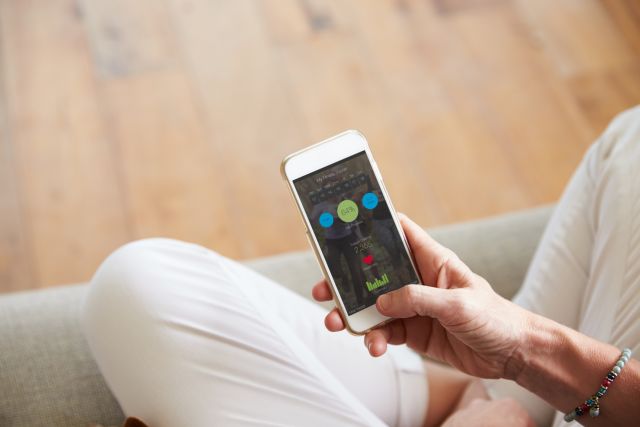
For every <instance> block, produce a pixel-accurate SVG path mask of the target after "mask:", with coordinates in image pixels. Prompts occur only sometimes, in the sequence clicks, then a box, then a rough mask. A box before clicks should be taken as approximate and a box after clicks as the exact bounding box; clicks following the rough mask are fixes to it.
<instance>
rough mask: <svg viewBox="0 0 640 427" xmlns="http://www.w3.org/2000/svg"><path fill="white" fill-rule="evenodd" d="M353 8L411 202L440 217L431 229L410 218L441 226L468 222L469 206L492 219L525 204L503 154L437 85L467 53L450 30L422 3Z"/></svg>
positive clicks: (460, 69) (475, 120)
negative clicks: (411, 185)
mask: <svg viewBox="0 0 640 427" xmlns="http://www.w3.org/2000/svg"><path fill="white" fill-rule="evenodd" d="M358 6H359V3H358V2H350V11H351V16H352V18H353V22H354V25H356V26H357V32H358V34H360V37H361V38H362V39H363V46H364V48H365V50H366V51H367V52H369V61H370V63H371V66H372V69H374V70H375V72H376V74H378V75H380V76H381V80H382V82H383V84H382V86H383V87H384V88H385V98H386V104H387V106H388V107H390V108H391V109H392V111H393V113H392V116H393V118H394V129H397V130H398V131H397V136H398V137H399V138H401V139H402V140H403V141H405V146H406V147H408V150H407V152H406V157H407V158H409V159H411V162H413V164H414V168H415V170H416V171H418V173H419V175H418V179H417V181H416V182H417V183H418V186H417V188H416V189H415V191H416V195H417V194H419V195H420V197H421V199H422V200H418V201H414V202H413V203H414V204H415V203H423V204H424V209H428V210H431V211H433V210H434V207H437V209H438V210H439V211H440V212H441V214H440V217H439V218H433V220H432V221H431V222H429V221H428V218H426V217H420V218H417V219H418V220H420V221H421V222H422V223H425V224H434V223H442V222H446V221H456V220H462V219H467V218H469V216H470V215H473V214H471V210H470V206H473V212H482V214H481V215H491V214H495V213H498V212H502V211H506V210H512V209H517V208H519V207H523V206H527V205H528V204H530V203H531V201H527V199H526V196H525V194H526V191H523V188H522V187H523V185H522V182H519V181H518V174H517V173H516V171H514V170H512V169H511V162H510V159H509V158H508V156H507V155H506V153H504V152H503V150H501V148H500V147H499V145H497V144H496V143H495V140H494V138H493V136H492V135H491V133H490V132H489V130H488V129H487V128H486V126H485V125H484V124H483V122H482V121H481V120H479V118H478V117H474V116H473V115H471V114H467V113H465V112H464V111H462V110H461V109H460V108H458V106H456V104H455V102H454V101H455V99H454V98H452V96H451V94H450V93H448V91H447V86H446V85H445V84H443V80H444V79H443V78H446V79H448V78H450V77H449V76H450V75H451V73H452V72H455V73H460V72H465V73H468V70H467V69H466V67H465V66H464V64H463V63H462V62H461V61H460V60H457V63H456V64H454V63H452V59H453V58H463V57H464V54H466V52H465V51H463V48H464V45H463V41H462V40H461V39H460V37H458V35H457V34H454V32H455V30H454V28H452V27H451V26H450V25H449V24H448V23H447V22H442V19H441V18H440V17H439V16H438V14H433V13H431V11H430V10H429V9H427V8H425V7H424V5H423V4H422V3H416V2H414V3H411V4H409V5H405V7H404V8H398V7H397V6H396V5H393V4H391V3H389V2H377V3H374V4H371V5H370V7H367V8H361V7H358ZM412 17H419V18H418V20H419V22H420V25H421V26H424V27H429V28H437V29H436V30H435V31H432V32H424V33H423V34H422V35H421V36H416V28H415V27H414V26H413V18H412ZM442 34H448V36H447V37H446V38H443V37H441V35H442ZM421 37H427V38H428V40H422V41H421ZM427 44H438V45H439V48H438V50H437V52H435V53H437V55H433V54H432V53H434V52H433V50H429V51H427V52H425V50H424V48H425V45H427ZM469 95H470V96H474V95H475V94H473V93H469ZM487 164H491V165H492V166H491V168H487ZM496 190H498V191H496ZM452 195H455V197H452Z"/></svg>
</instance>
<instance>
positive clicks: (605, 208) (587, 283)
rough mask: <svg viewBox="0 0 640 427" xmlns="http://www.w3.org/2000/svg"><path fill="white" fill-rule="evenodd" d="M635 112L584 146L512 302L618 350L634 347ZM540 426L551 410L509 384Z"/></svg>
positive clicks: (500, 390) (638, 228)
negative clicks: (623, 347)
mask: <svg viewBox="0 0 640 427" xmlns="http://www.w3.org/2000/svg"><path fill="white" fill-rule="evenodd" d="M639 166H640V108H635V109H633V110H630V111H627V112H625V113H623V114H621V115H620V116H618V117H617V118H616V119H615V120H614V121H613V123H612V124H611V125H610V126H609V128H608V129H607V130H606V131H605V133H604V134H603V135H602V136H601V137H600V139H599V140H598V141H597V142H596V143H595V144H594V145H593V146H592V147H591V148H590V149H589V151H588V152H587V154H586V156H585V158H584V160H583V162H582V163H581V165H580V166H579V168H578V170H577V171H576V173H575V174H574V176H573V178H572V179H571V182H570V183H569V185H568V187H567V189H566V190H565V193H564V195H563V196H562V199H561V200H560V202H559V204H558V207H557V209H556V211H555V213H554V215H553V217H552V219H551V221H550V223H549V225H548V226H547V229H546V231H545V233H544V236H543V238H542V241H541V243H540V246H539V248H538V250H537V253H536V255H535V257H534V260H533V262H532V264H531V267H530V269H529V273H528V275H527V278H526V280H525V283H524V285H523V287H522V289H521V291H520V292H519V293H518V295H517V296H516V297H515V299H514V300H515V301H516V302H517V303H519V304H521V305H522V306H524V307H525V308H527V309H530V310H532V311H535V312H537V313H540V314H542V315H544V316H546V317H549V318H551V319H554V320H556V321H558V322H560V323H564V324H566V325H568V326H571V327H573V328H575V329H578V330H580V331H581V332H583V333H585V334H587V335H590V336H592V337H594V338H597V339H600V340H602V341H605V342H610V343H612V344H615V345H618V346H628V347H631V348H634V347H635V348H636V351H637V350H640V349H639V348H638V347H639V345H640V325H639V324H638V322H637V319H638V317H640V289H639V288H640V281H639V278H640V167H639ZM486 384H487V386H488V392H489V394H490V395H492V396H494V397H501V396H504V395H512V394H515V395H516V396H518V397H520V400H521V402H522V403H523V404H524V405H525V406H527V407H528V409H529V412H530V413H531V415H532V416H534V418H536V419H537V421H538V422H539V423H540V424H543V423H545V422H546V424H548V423H549V420H550V418H551V417H552V416H553V415H554V411H553V410H552V408H550V407H549V406H548V405H547V404H546V403H544V402H542V400H540V399H539V398H537V397H535V396H533V395H531V394H530V393H528V392H526V391H524V390H523V389H520V388H519V387H518V386H517V385H515V384H513V383H507V382H505V381H498V382H493V381H488V382H486Z"/></svg>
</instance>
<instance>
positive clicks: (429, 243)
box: [313, 215, 530, 378]
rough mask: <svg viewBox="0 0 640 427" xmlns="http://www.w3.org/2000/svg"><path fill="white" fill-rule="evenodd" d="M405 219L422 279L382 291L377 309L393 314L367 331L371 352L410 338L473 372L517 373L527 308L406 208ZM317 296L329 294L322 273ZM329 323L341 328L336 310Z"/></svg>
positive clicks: (492, 374)
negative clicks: (500, 290) (500, 292)
mask: <svg viewBox="0 0 640 427" xmlns="http://www.w3.org/2000/svg"><path fill="white" fill-rule="evenodd" d="M400 222H401V223H402V227H403V229H404V232H405V234H406V236H407V240H408V242H409V246H411V249H412V251H413V254H414V256H415V259H416V262H417V267H418V270H419V271H420V275H421V277H422V281H423V283H424V285H407V286H404V287H402V288H401V289H398V290H395V291H393V292H389V293H387V294H384V295H381V296H380V297H378V300H377V301H376V307H377V309H378V311H379V312H380V313H382V314H384V315H385V316H389V317H393V318H395V320H394V321H392V322H390V323H388V324H386V325H384V326H382V327H380V328H377V329H374V330H372V331H370V332H369V333H367V334H366V335H365V338H364V342H365V346H366V347H367V348H368V349H369V353H370V354H371V355H372V356H380V355H382V354H384V353H385V351H386V349H387V344H407V346H409V347H410V348H412V349H414V350H415V351H418V352H420V353H423V354H426V355H428V356H430V357H433V358H435V359H438V360H441V361H445V362H447V363H449V364H450V365H452V366H454V367H456V368H458V369H459V370H461V371H463V372H466V373H468V374H471V375H474V376H478V377H483V378H499V377H505V378H515V376H516V375H517V374H518V372H517V370H518V369H520V368H519V364H511V365H517V366H511V365H510V363H509V362H510V360H511V358H512V356H513V355H514V353H515V352H516V351H517V350H518V347H519V345H520V344H519V343H520V342H521V340H522V337H523V335H524V332H525V331H526V329H527V328H528V323H529V321H528V319H529V315H530V314H529V313H528V312H527V311H525V310H523V309H521V308H520V307H518V306H517V305H515V304H513V303H512V302H510V301H508V300H506V299H504V298H502V297H501V296H499V295H498V294H496V293H495V292H494V291H493V289H491V286H490V285H489V284H488V283H487V281H486V280H484V279H483V278H482V277H480V276H478V275H476V274H474V273H473V272H472V271H471V270H470V269H469V268H468V267H467V266H466V265H465V264H464V263H463V262H462V261H461V260H460V259H459V258H458V257H457V256H456V255H455V254H454V253H453V252H452V251H451V250H449V249H447V248H445V247H443V246H442V245H440V244H439V243H438V242H436V241H435V240H433V239H432V238H431V237H430V236H429V235H428V234H427V233H426V232H425V231H424V230H423V229H422V228H421V227H420V226H418V225H417V224H415V223H414V222H413V221H411V220H410V219H409V218H408V217H406V216H404V215H401V216H400ZM313 297H314V298H315V299H316V300H319V301H328V300H330V299H331V293H330V291H329V288H328V285H327V283H326V282H325V281H324V280H322V281H320V282H319V283H317V284H316V285H315V286H314V288H313ZM325 325H326V327H327V329H329V330H330V331H340V330H342V329H344V322H343V320H342V318H341V317H340V314H339V312H338V310H337V309H334V310H332V311H331V312H330V313H329V314H328V315H327V317H326V318H325Z"/></svg>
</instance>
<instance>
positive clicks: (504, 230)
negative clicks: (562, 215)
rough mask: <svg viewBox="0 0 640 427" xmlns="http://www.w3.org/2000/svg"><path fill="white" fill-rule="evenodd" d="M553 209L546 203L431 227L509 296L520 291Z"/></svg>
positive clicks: (477, 272)
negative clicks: (523, 209) (521, 209)
mask: <svg viewBox="0 0 640 427" xmlns="http://www.w3.org/2000/svg"><path fill="white" fill-rule="evenodd" d="M552 212H553V206H551V205H550V206H543V207H539V208H535V209H529V210H525V211H521V212H515V213H508V214H504V215H499V216H495V217H490V218H485V219H481V220H476V221H470V222H465V223H460V224H453V225H447V226H444V227H438V228H434V229H431V230H428V231H429V233H430V234H431V235H432V236H433V238H435V239H436V240H438V241H439V242H440V243H442V244H443V245H445V246H447V247H448V248H450V249H451V250H453V251H454V252H455V253H456V254H458V256H459V257H460V258H461V259H462V260H463V261H464V262H465V263H466V264H467V265H468V266H469V267H470V268H471V270H473V271H474V272H475V273H476V274H479V275H480V276H482V277H484V278H485V279H487V281H488V282H489V283H490V284H491V286H493V288H494V289H495V290H496V292H498V293H499V294H500V295H502V296H504V297H505V298H511V297H513V295H514V294H515V293H516V292H517V291H518V289H519V288H520V286H521V285H522V282H523V281H524V277H525V275H526V273H527V270H528V268H529V264H530V262H531V259H532V258H533V254H534V253H535V250H536V248H537V247H538V243H539V241H540V238H541V237H542V233H543V232H544V229H545V227H546V225H547V222H548V220H549V217H550V216H551V213H552Z"/></svg>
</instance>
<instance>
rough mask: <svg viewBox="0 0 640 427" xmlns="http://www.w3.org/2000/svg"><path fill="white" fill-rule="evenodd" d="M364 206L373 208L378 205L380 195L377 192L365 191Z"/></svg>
mask: <svg viewBox="0 0 640 427" xmlns="http://www.w3.org/2000/svg"><path fill="white" fill-rule="evenodd" d="M362 206H364V207H365V208H367V209H373V208H375V207H376V206H378V196H376V193H372V192H369V193H365V194H364V196H362Z"/></svg>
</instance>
